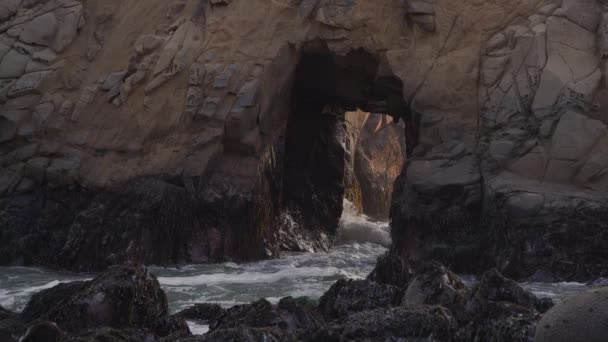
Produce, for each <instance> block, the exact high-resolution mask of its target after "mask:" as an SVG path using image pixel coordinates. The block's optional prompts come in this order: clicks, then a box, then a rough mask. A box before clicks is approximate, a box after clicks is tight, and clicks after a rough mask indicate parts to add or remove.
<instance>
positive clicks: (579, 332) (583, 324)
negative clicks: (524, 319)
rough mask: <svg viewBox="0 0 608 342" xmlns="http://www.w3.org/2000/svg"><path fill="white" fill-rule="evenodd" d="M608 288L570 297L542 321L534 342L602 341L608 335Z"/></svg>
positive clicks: (549, 312)
mask: <svg viewBox="0 0 608 342" xmlns="http://www.w3.org/2000/svg"><path fill="white" fill-rule="evenodd" d="M606 322H608V288H601V289H594V290H591V291H588V292H585V293H582V294H579V295H576V296H574V297H571V298H568V299H566V300H564V301H563V302H561V303H559V304H557V305H555V306H554V307H553V308H552V309H551V310H549V311H548V312H547V313H546V314H545V315H544V316H543V318H542V319H541V320H540V322H539V323H538V327H537V328H536V335H535V336H534V342H549V341H551V342H566V341H568V342H577V341H580V342H583V341H585V342H600V341H605V340H606V336H608V325H607V324H606Z"/></svg>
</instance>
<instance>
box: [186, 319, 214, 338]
mask: <svg viewBox="0 0 608 342" xmlns="http://www.w3.org/2000/svg"><path fill="white" fill-rule="evenodd" d="M186 322H187V323H188V327H189V328H190V332H191V333H192V335H203V334H206V333H207V332H208V331H209V324H203V323H201V322H197V321H186Z"/></svg>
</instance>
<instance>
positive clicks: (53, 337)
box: [19, 322, 65, 342]
mask: <svg viewBox="0 0 608 342" xmlns="http://www.w3.org/2000/svg"><path fill="white" fill-rule="evenodd" d="M64 338H65V335H64V332H63V331H61V329H60V328H59V327H58V326H57V324H55V323H53V322H39V323H36V324H34V325H31V326H30V327H29V328H27V331H26V333H25V334H24V335H23V337H21V338H20V339H19V342H47V341H48V342H60V341H63V340H64Z"/></svg>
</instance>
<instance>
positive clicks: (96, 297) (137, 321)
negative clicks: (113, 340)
mask: <svg viewBox="0 0 608 342" xmlns="http://www.w3.org/2000/svg"><path fill="white" fill-rule="evenodd" d="M167 310H168V308H167V298H166V296H165V293H164V292H163V291H162V290H161V288H160V285H159V283H158V281H157V280H156V278H155V277H154V276H153V275H151V274H150V273H148V271H147V270H146V269H145V268H144V267H141V266H134V265H129V264H127V265H123V266H115V267H111V268H110V269H108V270H107V271H106V272H104V273H102V274H100V275H99V276H97V277H96V278H95V279H93V280H91V281H86V282H74V283H68V284H60V285H57V286H56V287H53V288H50V289H48V290H44V291H42V292H40V293H38V294H36V295H34V296H33V297H32V299H31V300H30V301H29V302H28V304H27V306H26V307H25V309H24V310H23V313H22V314H21V317H22V318H23V319H24V320H26V321H30V320H34V319H45V320H49V321H52V322H55V323H57V324H58V325H59V326H60V327H61V328H62V329H64V330H66V331H69V332H82V331H85V330H88V329H94V328H100V327H112V328H128V327H133V326H136V327H146V326H152V325H153V324H154V323H155V322H156V321H157V320H158V319H159V318H162V317H164V316H165V315H166V314H167Z"/></svg>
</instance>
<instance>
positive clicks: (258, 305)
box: [209, 299, 281, 331]
mask: <svg viewBox="0 0 608 342" xmlns="http://www.w3.org/2000/svg"><path fill="white" fill-rule="evenodd" d="M280 322H281V318H280V317H279V315H278V314H277V313H276V312H275V311H274V309H273V307H272V304H270V302H269V301H267V300H265V299H260V300H258V301H256V302H253V303H251V304H245V305H237V306H234V307H232V308H230V309H227V310H226V311H225V312H224V314H223V315H221V316H220V317H219V318H218V320H217V321H215V322H214V323H213V324H212V325H211V326H210V327H209V328H210V330H211V331H214V330H221V329H233V328H237V327H239V326H241V325H243V326H248V327H252V328H262V327H278V326H279V324H280Z"/></svg>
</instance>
